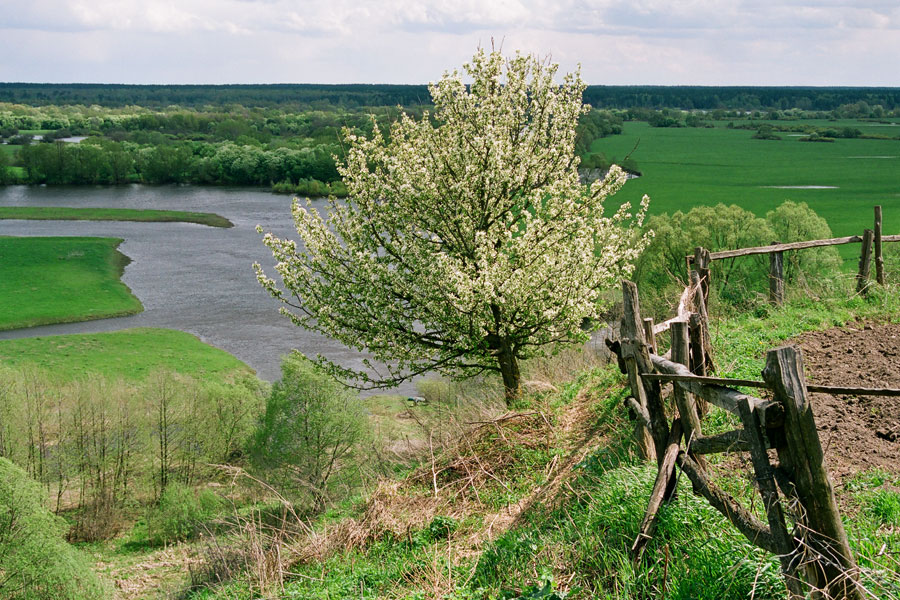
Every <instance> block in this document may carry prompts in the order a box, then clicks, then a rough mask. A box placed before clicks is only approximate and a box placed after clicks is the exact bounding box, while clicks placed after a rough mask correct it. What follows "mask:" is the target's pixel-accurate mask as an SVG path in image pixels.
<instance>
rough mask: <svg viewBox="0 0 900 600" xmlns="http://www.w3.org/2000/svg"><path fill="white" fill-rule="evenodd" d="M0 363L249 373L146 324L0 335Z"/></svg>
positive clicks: (87, 371) (63, 372) (129, 375)
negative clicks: (0, 337) (9, 337)
mask: <svg viewBox="0 0 900 600" xmlns="http://www.w3.org/2000/svg"><path fill="white" fill-rule="evenodd" d="M0 363H2V364H4V365H7V366H11V367H16V368H21V367H26V366H34V367H39V368H41V369H42V370H44V371H47V372H48V373H53V375H54V376H55V377H58V378H60V379H62V380H68V379H76V378H79V377H84V376H87V375H102V376H104V377H109V378H121V379H124V380H127V381H140V380H142V379H144V378H145V377H146V376H147V375H149V374H151V373H153V372H155V371H173V372H176V373H180V374H182V375H188V376H191V377H195V378H197V379H211V380H217V379H221V377H222V376H224V375H226V374H228V373H234V372H246V373H253V370H252V369H251V368H250V367H248V366H247V365H246V364H245V363H243V362H241V361H240V360H238V359H237V358H235V357H234V356H232V355H231V354H229V353H227V352H225V351H224V350H220V349H218V348H215V347H213V346H210V345H208V344H204V343H203V342H201V341H200V340H199V339H197V338H196V337H194V336H193V335H191V334H189V333H185V332H183V331H176V330H173V329H156V328H148V327H140V328H134V329H123V330H121V331H113V332H109V333H79V334H71V335H51V336H42V337H33V338H20V339H15V340H2V341H0Z"/></svg>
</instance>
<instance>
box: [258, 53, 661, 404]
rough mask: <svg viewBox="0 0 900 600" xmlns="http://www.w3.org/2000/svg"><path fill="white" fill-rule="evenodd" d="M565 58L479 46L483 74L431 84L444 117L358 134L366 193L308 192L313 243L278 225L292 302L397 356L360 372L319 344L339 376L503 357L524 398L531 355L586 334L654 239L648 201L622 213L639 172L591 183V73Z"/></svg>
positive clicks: (357, 175)
mask: <svg viewBox="0 0 900 600" xmlns="http://www.w3.org/2000/svg"><path fill="white" fill-rule="evenodd" d="M557 68H558V66H557V65H553V64H549V63H548V62H547V61H545V60H541V59H538V58H536V57H534V56H526V55H521V54H516V55H515V56H514V57H512V58H509V59H506V58H504V57H503V56H502V55H501V54H500V53H499V52H496V51H492V52H486V51H484V50H479V51H478V52H477V53H476V54H475V56H474V57H473V59H472V61H471V62H470V63H468V64H466V65H464V67H463V69H464V71H465V73H466V74H467V75H468V78H469V80H470V84H469V86H467V85H466V84H465V83H464V80H463V77H462V75H461V74H460V73H459V72H458V71H453V72H451V73H446V74H445V75H444V77H443V78H442V79H441V80H440V81H439V82H438V83H436V84H432V85H430V86H429V88H430V91H431V95H432V99H433V103H434V114H433V115H427V114H426V115H425V117H423V118H422V119H420V120H414V119H412V118H410V117H409V116H406V115H403V116H401V118H400V120H399V121H397V122H396V123H394V124H393V126H392V127H391V130H390V136H389V138H388V139H385V137H384V135H383V134H382V132H381V131H379V130H378V129H377V128H376V129H375V131H374V133H373V134H372V135H371V137H368V138H367V137H361V136H357V135H353V134H351V133H350V132H345V135H346V138H347V140H348V144H349V151H348V153H347V158H346V162H345V163H344V164H343V165H341V166H340V167H339V171H340V173H341V175H342V177H343V179H344V182H345V183H346V185H347V188H348V190H349V192H350V197H349V199H348V200H347V201H346V202H345V203H342V202H338V201H336V200H334V199H331V200H330V206H329V208H328V210H327V214H326V215H325V216H323V215H321V214H320V213H319V212H318V211H317V210H316V209H314V208H313V207H312V205H311V204H310V202H309V201H307V202H306V203H305V204H302V203H300V202H299V201H297V200H296V199H295V200H294V204H293V217H294V220H295V224H296V227H297V231H298V233H299V235H300V239H301V240H302V242H303V245H302V247H298V245H297V244H296V243H295V242H293V241H291V240H288V239H280V238H278V237H275V236H273V235H272V234H271V233H267V234H266V235H265V236H264V242H265V244H266V245H267V246H268V247H269V248H270V249H271V250H272V253H273V255H274V257H275V259H276V260H277V261H278V263H277V265H276V267H275V270H276V271H277V273H278V275H279V276H280V279H281V284H279V283H278V282H276V281H275V280H274V279H272V278H270V277H269V276H267V275H266V274H265V273H264V272H263V270H262V269H261V268H260V266H259V265H258V264H257V265H255V268H256V271H257V278H258V280H259V282H260V283H261V284H262V285H263V287H265V288H266V290H268V291H269V293H271V294H272V295H273V296H274V297H276V298H278V299H279V300H281V301H282V302H283V303H284V304H285V306H284V307H282V312H284V313H285V314H287V315H288V316H289V317H290V318H291V319H292V320H293V322H294V323H295V324H297V325H300V326H302V327H307V328H310V329H313V330H316V331H319V332H322V333H324V334H326V335H328V336H331V337H333V338H336V339H338V340H340V341H341V342H343V343H344V344H346V345H347V346H350V347H354V348H358V349H360V350H363V351H366V352H368V353H369V354H370V355H371V356H372V357H373V358H374V359H375V360H377V361H379V362H381V363H383V364H384V365H386V366H384V367H381V369H382V371H381V372H380V373H379V372H378V371H375V370H372V369H370V370H368V371H366V372H355V371H350V370H347V369H344V368H341V367H339V366H338V365H336V364H333V363H331V362H329V361H328V360H326V359H325V358H323V357H319V359H318V360H319V362H320V363H321V364H323V365H324V366H326V367H327V368H328V369H329V370H330V371H331V372H332V373H333V374H334V375H336V376H339V377H343V378H351V379H353V380H355V381H356V382H357V383H358V385H360V386H362V387H389V386H391V385H395V384H397V383H399V382H400V381H402V380H405V379H408V378H410V377H414V376H416V375H418V374H422V373H425V372H429V371H436V372H441V373H444V374H449V375H453V376H468V375H474V374H479V373H483V372H489V371H494V372H499V373H500V374H501V376H502V378H503V384H504V386H505V389H506V393H507V399H510V398H512V397H514V395H515V394H516V393H517V391H518V388H519V384H520V371H519V361H520V360H522V359H525V358H528V357H532V356H535V355H539V354H543V353H545V352H547V351H548V350H550V349H552V348H556V347H558V345H559V344H563V343H570V342H583V341H584V340H585V339H586V337H587V333H586V332H584V331H583V330H582V327H581V325H582V323H583V322H584V320H585V319H586V318H590V317H594V316H595V315H596V313H597V311H598V309H599V308H601V306H600V304H601V292H602V291H603V290H604V289H608V288H609V287H611V286H613V285H615V283H616V282H617V280H618V279H619V278H620V277H622V276H625V275H627V274H628V273H629V272H630V270H631V266H632V264H633V262H634V259H635V258H636V257H637V255H638V254H639V252H640V251H641V249H642V248H643V247H644V246H645V244H646V238H645V237H644V236H642V235H641V234H639V233H638V228H639V227H640V225H641V222H642V220H643V217H644V214H645V212H646V209H647V202H648V200H647V198H646V197H645V198H644V200H643V201H642V203H641V209H640V210H639V211H638V213H637V214H636V215H635V216H634V217H632V215H631V214H630V213H629V212H628V211H629V210H630V209H629V207H628V206H627V205H625V206H622V207H621V208H620V209H619V210H618V211H616V212H615V213H614V214H613V215H612V216H609V217H607V216H604V212H603V203H604V201H605V200H606V198H608V197H609V196H610V195H611V194H613V193H615V191H616V190H618V189H619V188H620V187H621V186H622V184H623V183H624V181H625V174H624V173H623V171H622V170H620V169H619V168H618V167H614V168H613V169H612V170H611V171H610V172H609V174H608V175H607V176H606V178H605V179H603V180H600V181H596V182H594V183H593V184H591V185H590V186H586V185H583V184H582V183H581V182H580V180H579V177H578V170H577V167H578V158H577V157H576V156H575V154H574V144H575V127H576V124H577V121H578V118H579V116H580V115H581V114H582V113H584V112H585V111H586V110H587V108H588V107H586V106H585V105H584V104H582V101H581V96H582V92H583V90H584V87H585V84H584V83H583V82H582V80H581V78H580V75H579V74H578V73H575V74H568V75H566V76H565V77H564V78H563V80H562V84H561V85H559V84H557V83H555V82H554V76H555V74H556V72H557ZM370 366H371V365H370Z"/></svg>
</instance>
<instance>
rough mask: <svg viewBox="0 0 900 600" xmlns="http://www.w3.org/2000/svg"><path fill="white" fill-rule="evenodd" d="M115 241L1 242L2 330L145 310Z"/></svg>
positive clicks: (50, 239) (30, 239)
mask: <svg viewBox="0 0 900 600" xmlns="http://www.w3.org/2000/svg"><path fill="white" fill-rule="evenodd" d="M121 242H122V240H121V239H116V238H88V237H82V238H75V237H0V330H4V329H17V328H20V327H33V326H35V325H47V324H50V323H71V322H74V321H88V320H91V319H102V318H106V317H115V316H122V315H130V314H134V313H138V312H140V311H141V310H143V306H142V305H141V303H140V301H139V300H138V299H137V298H136V297H135V296H134V295H133V294H132V293H131V290H129V289H128V287H127V286H126V285H124V284H123V283H122V282H121V281H120V280H119V277H120V276H121V275H122V270H123V269H124V267H125V265H126V264H128V261H129V259H128V257H127V256H125V255H124V254H122V253H121V252H119V251H118V250H117V249H116V248H117V247H118V245H119V244H120V243H121Z"/></svg>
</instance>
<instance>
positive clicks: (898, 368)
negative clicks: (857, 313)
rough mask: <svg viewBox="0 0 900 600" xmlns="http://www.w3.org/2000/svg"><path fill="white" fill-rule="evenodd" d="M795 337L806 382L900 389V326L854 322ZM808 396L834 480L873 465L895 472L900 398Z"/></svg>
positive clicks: (899, 459) (899, 468) (898, 469)
mask: <svg viewBox="0 0 900 600" xmlns="http://www.w3.org/2000/svg"><path fill="white" fill-rule="evenodd" d="M794 342H795V343H797V344H799V345H801V347H802V348H803V361H804V368H805V370H806V378H807V381H808V382H809V383H814V384H817V385H832V386H842V387H867V388H900V325H897V324H888V325H883V324H874V325H872V324H856V325H855V326H849V327H842V328H837V329H830V330H828V331H817V332H812V333H807V334H804V335H802V336H800V337H799V338H796V339H795V340H794ZM811 399H812V407H813V414H814V415H815V418H816V424H817V426H818V429H819V436H820V438H821V440H822V447H823V448H824V449H825V462H826V464H827V465H828V468H829V471H830V472H831V474H832V477H833V478H834V479H835V483H837V484H840V483H842V482H843V481H844V480H845V479H846V478H848V477H850V476H852V475H853V474H854V473H857V472H859V471H863V470H867V469H873V468H878V469H883V470H885V471H889V472H892V473H896V474H900V397H888V396H854V395H847V394H836V395H832V394H821V393H817V394H811Z"/></svg>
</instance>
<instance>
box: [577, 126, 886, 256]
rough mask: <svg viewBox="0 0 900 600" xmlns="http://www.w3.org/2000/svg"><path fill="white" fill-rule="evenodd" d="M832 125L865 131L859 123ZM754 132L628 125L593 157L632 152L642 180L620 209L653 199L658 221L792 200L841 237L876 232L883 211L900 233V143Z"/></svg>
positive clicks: (630, 187) (760, 210) (762, 208)
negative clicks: (764, 136) (760, 136)
mask: <svg viewBox="0 0 900 600" xmlns="http://www.w3.org/2000/svg"><path fill="white" fill-rule="evenodd" d="M800 123H804V122H802V121H801V122H800ZM823 123H824V122H823ZM827 123H828V126H829V127H843V126H852V127H857V126H858V125H860V124H859V123H857V122H856V121H852V120H848V121H836V122H827ZM860 128H862V127H860ZM882 129H885V130H889V131H894V129H895V128H889V127H883V128H882ZM754 133H755V132H753V131H749V130H746V129H727V128H725V127H724V124H723V123H717V124H716V127H715V128H711V129H703V128H654V127H650V126H649V125H647V124H646V123H643V122H626V123H625V129H624V133H623V135H616V136H611V137H607V138H602V139H599V140H597V141H596V142H595V143H594V146H593V148H592V150H593V151H594V152H603V153H604V154H606V156H607V157H608V158H610V159H613V158H615V159H618V160H620V161H621V160H622V159H623V158H624V157H625V156H626V155H628V154H629V153H631V156H632V157H633V158H634V160H635V161H636V162H637V164H638V166H639V167H640V169H641V171H642V176H641V177H640V178H638V179H634V180H631V181H629V182H628V183H627V184H626V185H625V187H624V188H623V189H622V190H621V191H620V192H619V193H618V194H616V196H615V201H616V204H618V203H619V202H622V201H624V200H630V201H631V202H632V204H633V205H635V204H636V203H637V202H638V201H639V200H640V198H641V196H642V195H643V194H648V195H649V196H650V212H651V213H652V214H660V213H672V212H675V211H676V210H682V211H685V212H686V211H687V210H689V209H690V208H691V207H693V206H697V205H716V204H718V203H720V202H721V203H724V204H737V205H739V206H741V207H743V208H745V209H747V210H750V211H752V212H754V213H755V214H757V215H759V216H765V213H766V212H767V211H769V210H772V209H773V208H775V207H776V206H778V205H779V204H781V203H782V202H784V201H785V200H794V201H796V202H806V203H807V204H809V205H810V207H812V208H813V210H815V211H816V212H817V213H819V215H821V216H822V217H824V218H825V219H826V220H827V221H828V223H829V225H830V226H831V229H832V231H833V232H834V235H835V236H844V235H853V234H861V233H862V230H863V229H864V228H866V227H869V228H871V227H872V220H873V216H872V207H873V206H874V205H876V204H880V205H882V206H883V207H884V231H885V234H896V233H900V140H895V139H889V140H870V139H838V140H836V141H834V142H833V143H810V142H800V141H797V140H798V138H796V137H784V138H783V139H782V140H780V141H769V140H756V139H752V138H751V136H752V135H753V134H754ZM778 135H782V136H785V135H786V134H784V133H779V134H778ZM635 146H637V147H636V148H635ZM792 186H797V187H793V189H791V187H792ZM799 186H820V187H819V188H818V189H800V187H799ZM841 251H842V254H843V253H847V254H845V257H848V256H851V255H853V254H855V253H858V251H859V248H858V247H857V246H855V245H854V246H843V247H841Z"/></svg>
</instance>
